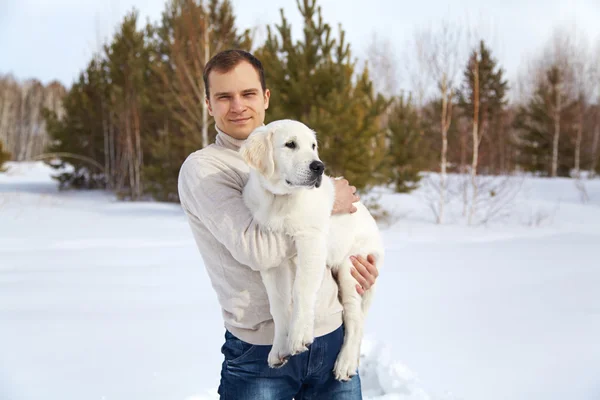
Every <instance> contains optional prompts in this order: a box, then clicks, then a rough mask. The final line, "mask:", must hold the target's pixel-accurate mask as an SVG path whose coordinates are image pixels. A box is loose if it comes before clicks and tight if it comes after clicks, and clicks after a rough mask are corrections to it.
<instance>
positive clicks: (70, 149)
mask: <svg viewBox="0 0 600 400" xmlns="http://www.w3.org/2000/svg"><path fill="white" fill-rule="evenodd" d="M102 74H103V70H102V65H101V63H100V62H99V61H98V60H97V59H93V60H92V61H91V62H90V63H89V64H88V66H87V68H86V70H85V71H83V72H81V73H80V74H79V79H78V81H77V82H75V83H74V84H73V86H72V87H71V89H70V90H69V92H68V93H67V94H66V95H65V97H64V98H63V109H64V116H63V117H62V118H60V119H59V118H58V116H57V113H56V112H55V111H53V110H50V109H44V110H43V116H44V119H45V122H46V126H47V131H48V135H49V137H50V145H49V146H48V148H47V149H46V152H47V153H49V156H51V157H52V159H51V161H50V165H51V166H52V167H54V168H56V169H63V168H64V167H65V166H66V165H67V164H68V165H69V166H71V167H72V169H69V170H67V171H66V172H62V173H61V174H59V175H56V176H54V178H55V179H57V180H58V181H59V184H60V187H61V188H86V189H91V188H103V187H105V185H106V176H105V175H104V167H103V162H104V152H103V147H104V139H103V126H102V102H103V99H102V91H101V90H100V86H99V85H100V80H101V79H102V78H101V76H102Z"/></svg>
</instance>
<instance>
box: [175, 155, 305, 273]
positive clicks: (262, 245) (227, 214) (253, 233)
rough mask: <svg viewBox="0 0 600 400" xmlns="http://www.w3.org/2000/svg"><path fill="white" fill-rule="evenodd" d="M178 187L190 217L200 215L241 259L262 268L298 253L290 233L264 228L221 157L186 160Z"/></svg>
mask: <svg viewBox="0 0 600 400" xmlns="http://www.w3.org/2000/svg"><path fill="white" fill-rule="evenodd" d="M178 190H179V198H180V202H181V205H182V207H183V208H184V209H185V210H186V212H187V214H188V217H189V218H192V219H193V218H197V220H198V221H199V222H200V223H201V224H203V225H204V226H205V227H206V228H207V229H208V230H209V231H210V233H211V234H212V235H213V236H214V237H215V238H216V239H217V240H218V241H219V242H220V243H222V244H223V245H224V246H225V247H226V248H227V250H229V252H230V253H231V255H232V256H233V257H234V258H235V259H236V260H237V261H238V262H239V263H241V264H243V265H247V266H248V267H250V268H251V269H253V270H255V271H261V270H266V269H269V268H273V267H277V266H279V265H281V264H282V263H283V262H284V261H285V260H286V259H288V258H290V257H292V256H293V255H294V254H295V253H296V251H295V246H294V243H293V240H292V238H291V237H290V236H288V235H286V234H284V233H276V232H268V231H265V230H263V229H261V228H260V226H259V225H258V223H257V222H256V221H255V220H254V218H253V217H252V214H251V212H250V210H249V209H248V207H247V206H246V204H245V203H244V200H243V197H242V190H243V187H242V186H241V183H240V181H239V176H237V174H236V173H235V172H233V171H229V170H226V169H225V168H222V167H221V168H220V167H219V165H218V162H217V161H214V160H208V159H202V158H197V159H195V160H194V159H188V160H186V162H184V163H183V165H182V167H181V170H180V173H179V181H178ZM192 228H193V224H192Z"/></svg>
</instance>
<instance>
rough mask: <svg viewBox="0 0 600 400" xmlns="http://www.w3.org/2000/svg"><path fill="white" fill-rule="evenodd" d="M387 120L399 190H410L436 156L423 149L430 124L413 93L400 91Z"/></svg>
mask: <svg viewBox="0 0 600 400" xmlns="http://www.w3.org/2000/svg"><path fill="white" fill-rule="evenodd" d="M388 118H389V119H388V122H387V130H388V136H387V138H388V142H389V150H388V158H387V164H388V168H389V171H390V176H391V179H392V182H394V184H395V189H396V192H400V193H407V192H410V191H412V190H414V189H416V188H417V187H418V183H419V181H420V180H421V175H420V172H421V171H423V170H424V169H425V168H426V166H427V162H428V161H433V160H429V159H431V158H432V156H433V154H432V153H431V152H427V151H423V149H424V148H427V147H426V146H423V143H424V132H425V130H426V127H425V125H424V122H423V121H422V120H421V118H420V117H419V113H418V110H417V109H416V107H415V105H414V104H413V100H412V97H411V96H410V95H408V96H406V98H405V96H404V95H403V94H402V95H400V96H399V97H398V98H397V100H396V101H395V102H394V104H393V105H392V107H391V109H390V112H389V115H388Z"/></svg>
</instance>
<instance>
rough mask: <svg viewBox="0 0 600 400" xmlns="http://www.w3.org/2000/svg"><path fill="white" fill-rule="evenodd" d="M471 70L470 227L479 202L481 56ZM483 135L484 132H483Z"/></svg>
mask: <svg viewBox="0 0 600 400" xmlns="http://www.w3.org/2000/svg"><path fill="white" fill-rule="evenodd" d="M470 64H471V66H470V67H471V70H472V71H473V77H474V85H473V162H472V164H471V185H472V188H473V191H472V194H471V211H470V212H469V225H471V224H472V222H473V215H474V214H475V204H476V202H477V179H475V178H476V177H477V163H478V161H479V144H480V143H481V137H480V135H479V54H478V53H476V54H475V56H474V57H473V58H472V59H471V63H470ZM482 133H483V131H482Z"/></svg>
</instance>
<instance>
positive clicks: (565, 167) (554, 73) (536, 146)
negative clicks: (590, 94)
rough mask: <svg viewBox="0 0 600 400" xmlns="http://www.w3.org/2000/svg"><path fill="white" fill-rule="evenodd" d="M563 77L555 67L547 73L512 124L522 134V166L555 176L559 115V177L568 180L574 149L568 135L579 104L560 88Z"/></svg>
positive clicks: (519, 155) (530, 170)
mask: <svg viewBox="0 0 600 400" xmlns="http://www.w3.org/2000/svg"><path fill="white" fill-rule="evenodd" d="M560 75H561V72H560V69H559V68H558V67H557V66H555V65H553V66H550V67H548V68H547V69H546V71H545V74H544V75H543V76H542V79H539V80H538V82H537V84H536V88H535V91H534V93H533V95H532V97H531V98H530V99H529V101H528V102H527V104H526V105H524V106H521V107H519V108H518V111H517V113H516V116H515V120H514V123H513V126H514V127H515V129H517V130H518V132H519V136H518V140H517V142H516V143H515V146H516V147H517V152H518V156H517V162H518V164H519V166H520V167H521V168H522V169H524V170H525V171H528V172H535V173H539V174H541V175H544V176H551V175H552V158H553V145H554V143H553V140H554V136H555V131H556V128H557V126H556V121H557V119H556V114H555V113H558V117H559V119H558V121H559V122H560V124H559V126H558V128H559V129H560V131H561V136H562V140H561V141H560V143H559V147H558V150H559V153H558V168H557V175H558V176H569V172H570V170H571V167H572V166H573V162H572V160H573V146H572V144H571V143H570V142H569V141H568V140H567V139H568V137H569V136H572V135H571V134H570V132H569V131H570V130H572V126H573V125H572V121H573V112H574V110H575V105H576V103H574V102H568V101H567V96H566V94H565V93H564V92H563V91H562V90H561V87H560V82H561V78H560ZM557 98H561V99H562V103H563V104H564V106H562V107H561V108H560V109H558V110H557V108H556V99H557Z"/></svg>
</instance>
